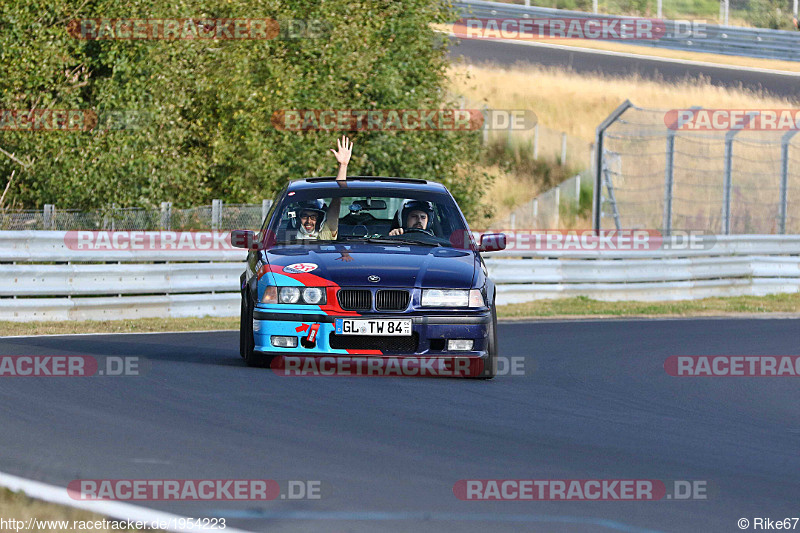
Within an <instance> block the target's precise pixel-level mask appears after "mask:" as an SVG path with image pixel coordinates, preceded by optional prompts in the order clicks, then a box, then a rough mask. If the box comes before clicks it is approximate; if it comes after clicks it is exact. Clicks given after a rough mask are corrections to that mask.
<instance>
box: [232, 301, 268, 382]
mask: <svg viewBox="0 0 800 533" xmlns="http://www.w3.org/2000/svg"><path fill="white" fill-rule="evenodd" d="M255 347H256V341H255V339H254V338H253V302H251V301H250V296H249V294H248V293H247V292H246V291H245V293H244V294H243V295H242V315H241V324H240V326H239V349H240V351H241V355H242V357H243V358H244V362H245V363H247V366H255V367H262V366H265V365H267V364H268V363H269V360H268V359H267V358H266V357H264V356H263V355H262V354H261V353H259V352H256V351H255Z"/></svg>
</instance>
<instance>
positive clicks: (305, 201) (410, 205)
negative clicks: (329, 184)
mask: <svg viewBox="0 0 800 533" xmlns="http://www.w3.org/2000/svg"><path fill="white" fill-rule="evenodd" d="M358 193H361V194H357V193H356V191H339V190H318V191H317V190H310V191H301V192H295V193H294V194H292V192H290V193H289V194H288V195H287V196H285V197H284V201H283V202H282V203H281V205H279V206H277V208H276V209H275V211H274V213H273V216H272V219H271V221H270V224H269V228H268V232H269V234H270V235H274V236H275V239H274V241H272V239H270V241H272V242H274V244H277V245H285V244H297V245H314V244H317V243H320V242H380V243H385V242H393V243H407V244H418V245H423V246H442V247H455V248H465V247H469V245H470V240H469V237H467V231H468V228H467V226H466V224H465V222H464V219H463V217H462V215H461V211H460V210H459V209H458V206H457V205H456V203H455V202H454V201H453V199H452V198H451V197H450V196H449V195H446V194H441V193H439V194H416V193H411V192H410V191H407V190H402V191H396V192H393V191H391V190H386V189H381V190H376V191H374V194H373V191H363V190H362V191H358ZM262 236H263V235H262ZM269 245H271V243H270V244H268V246H269Z"/></svg>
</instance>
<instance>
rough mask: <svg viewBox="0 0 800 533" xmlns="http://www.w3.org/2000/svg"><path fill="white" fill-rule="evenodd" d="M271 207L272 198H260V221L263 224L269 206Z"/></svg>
mask: <svg viewBox="0 0 800 533" xmlns="http://www.w3.org/2000/svg"><path fill="white" fill-rule="evenodd" d="M270 207H272V200H267V199H264V200H261V223H262V224H263V223H264V221H265V220H266V219H267V215H268V214H269V208H270Z"/></svg>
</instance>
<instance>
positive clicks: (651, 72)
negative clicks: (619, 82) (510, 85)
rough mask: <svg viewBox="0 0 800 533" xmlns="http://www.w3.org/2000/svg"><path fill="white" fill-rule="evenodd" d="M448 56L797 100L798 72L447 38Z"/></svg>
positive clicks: (798, 95)
mask: <svg viewBox="0 0 800 533" xmlns="http://www.w3.org/2000/svg"><path fill="white" fill-rule="evenodd" d="M556 44H557V43H556ZM450 55H451V57H454V58H458V57H463V58H464V59H465V60H466V61H468V62H492V63H497V64H499V65H513V64H517V63H532V64H537V65H544V66H548V67H564V68H570V69H572V70H574V71H575V72H582V73H583V72H599V73H602V74H605V75H609V76H627V75H630V74H638V75H639V76H641V77H643V78H646V79H659V80H666V81H682V80H685V79H687V78H690V79H692V78H694V79H696V78H699V77H704V78H707V79H708V81H709V82H710V83H711V84H712V85H716V86H720V87H739V86H742V87H744V88H746V89H751V90H756V91H759V90H763V91H764V92H767V93H771V94H773V95H776V96H783V97H787V98H791V99H795V100H796V99H798V98H799V97H800V89H798V87H800V74H798V73H794V75H790V76H787V75H780V74H773V73H768V72H753V71H747V70H738V69H736V68H735V67H724V66H720V67H716V66H708V65H692V64H682V63H674V62H669V61H664V60H661V59H645V58H632V57H625V56H615V55H605V54H602V53H598V52H594V51H585V50H583V51H582V50H578V49H567V50H564V49H556V48H547V47H543V46H525V45H520V44H513V43H505V42H493V41H485V40H475V39H455V38H451V48H450Z"/></svg>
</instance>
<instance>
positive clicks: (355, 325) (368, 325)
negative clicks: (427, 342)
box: [335, 318, 411, 337]
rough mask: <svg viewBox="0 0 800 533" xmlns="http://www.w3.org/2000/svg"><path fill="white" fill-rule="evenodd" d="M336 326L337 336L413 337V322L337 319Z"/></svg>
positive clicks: (376, 319) (377, 319)
mask: <svg viewBox="0 0 800 533" xmlns="http://www.w3.org/2000/svg"><path fill="white" fill-rule="evenodd" d="M335 325H336V334H337V335H383V336H387V335H389V336H398V337H402V336H409V335H411V320H390V319H379V318H375V319H369V320H363V319H361V320H355V319H350V318H337V319H336V321H335Z"/></svg>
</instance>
